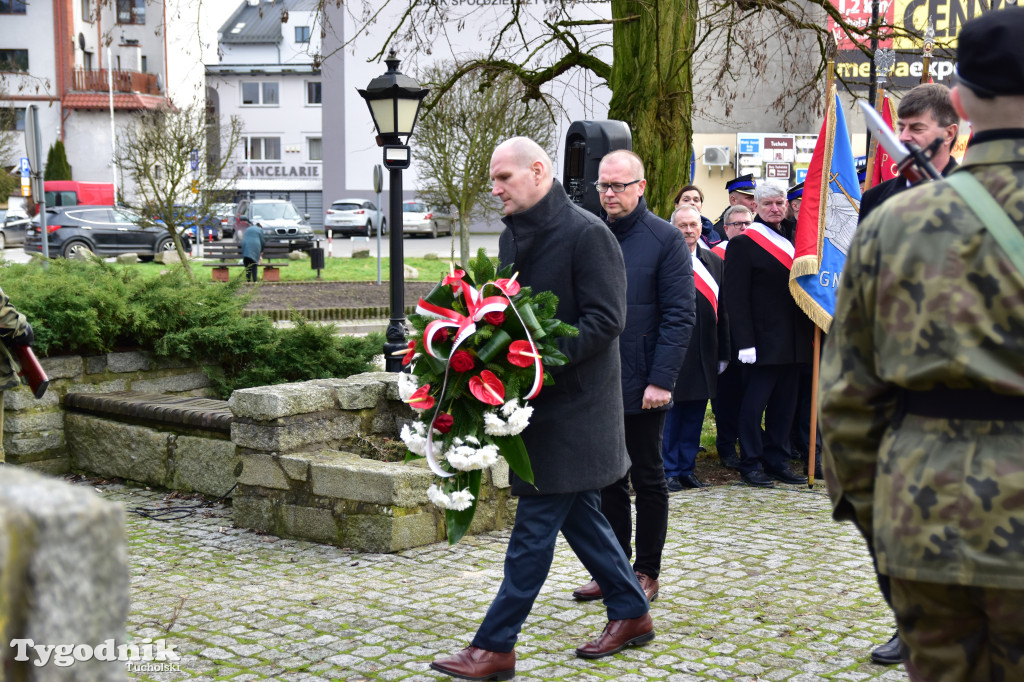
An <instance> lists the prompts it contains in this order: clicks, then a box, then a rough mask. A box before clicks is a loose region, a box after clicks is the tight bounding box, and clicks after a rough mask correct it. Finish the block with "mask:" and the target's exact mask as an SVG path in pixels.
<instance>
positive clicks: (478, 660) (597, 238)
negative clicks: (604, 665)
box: [430, 137, 654, 680]
mask: <svg viewBox="0 0 1024 682" xmlns="http://www.w3.org/2000/svg"><path fill="white" fill-rule="evenodd" d="M491 181H492V182H493V183H494V188H493V189H492V190H491V193H492V194H493V195H494V196H496V197H498V198H499V199H500V200H501V202H502V204H503V205H504V210H505V217H504V218H503V222H504V223H505V229H504V231H503V232H502V233H501V237H499V239H498V260H499V261H500V262H501V264H502V265H503V266H504V265H509V264H515V268H516V270H517V271H518V272H519V281H520V282H521V283H522V284H523V285H524V286H532V287H533V288H534V289H535V290H536V291H552V292H554V294H555V295H557V296H558V309H557V312H556V315H557V317H558V319H560V320H562V321H563V322H567V323H569V324H572V325H574V326H576V328H578V329H579V335H577V336H574V337H571V338H570V337H563V338H561V339H559V344H558V345H559V349H560V350H561V351H562V352H563V353H565V355H566V357H567V358H568V360H569V362H568V364H566V365H564V366H562V367H552V368H551V374H552V375H553V376H554V379H555V384H554V385H553V386H547V387H545V388H544V390H543V391H541V393H540V395H539V396H537V398H536V399H535V400H533V401H532V404H533V417H532V418H531V419H530V425H529V426H527V427H526V430H525V431H523V442H524V443H525V444H526V450H527V452H528V453H529V456H530V465H531V467H532V468H533V474H534V483H535V485H532V486H531V485H529V484H528V483H526V482H525V481H523V480H522V479H520V478H518V477H516V476H515V475H512V476H511V478H512V493H513V494H515V495H518V496H519V506H518V508H517V509H516V520H515V524H514V526H513V527H512V534H511V536H510V537H509V541H508V549H507V550H506V553H505V577H504V580H502V583H501V587H500V588H499V589H498V594H497V596H496V597H495V598H494V601H493V602H492V603H491V607H490V608H489V609H488V610H487V615H485V616H484V620H483V623H481V625H480V628H479V629H478V630H477V633H476V636H475V637H474V638H473V642H472V644H471V645H470V646H468V647H466V648H465V649H463V650H462V651H460V652H459V653H457V654H455V655H454V656H448V657H446V658H441V659H437V660H435V661H434V662H433V663H431V664H430V667H431V668H432V669H433V670H436V671H438V672H442V673H445V674H446V675H451V676H452V677H458V678H462V679H469V680H489V679H499V680H508V679H512V677H514V676H515V666H516V654H515V649H514V647H515V643H516V640H517V639H518V637H519V631H520V629H521V628H522V625H523V622H524V621H525V620H526V617H527V616H528V615H529V613H530V609H531V608H532V607H533V602H534V600H535V599H536V598H537V595H538V594H539V593H540V588H541V587H542V586H543V585H544V581H545V579H546V578H547V575H548V571H549V570H550V568H551V561H552V559H553V557H554V553H555V541H556V540H557V538H558V534H559V532H561V534H562V536H563V537H564V538H565V539H566V541H567V542H568V543H569V546H570V547H572V549H573V551H574V552H575V553H576V556H577V557H578V558H579V559H580V561H581V562H582V563H583V565H584V566H585V567H586V568H587V570H589V571H590V574H591V575H592V576H594V579H595V580H596V581H597V583H598V585H600V587H601V591H602V592H603V594H604V603H605V606H606V607H607V609H608V618H609V623H608V625H607V626H606V627H605V629H604V632H603V633H602V634H601V635H600V636H599V637H598V638H597V639H596V640H594V641H592V642H589V643H587V644H584V645H582V646H580V647H579V648H578V649H576V655H577V656H579V657H581V658H600V657H602V656H609V655H611V654H614V653H616V652H618V651H621V650H622V649H624V648H626V647H628V646H640V645H642V644H645V643H647V642H649V641H651V640H652V639H654V626H653V624H652V623H651V616H650V613H649V612H650V605H649V604H648V602H647V597H646V595H645V594H644V591H643V588H642V587H641V586H640V582H639V581H638V580H637V578H636V575H635V574H634V573H633V569H632V567H631V566H630V565H629V560H628V559H627V558H626V555H625V554H624V553H623V551H622V547H621V546H620V544H619V541H618V540H617V539H616V537H615V533H614V532H613V531H612V528H611V526H610V525H609V523H608V520H607V519H606V518H605V517H604V515H603V514H602V513H601V493H600V490H601V488H603V487H605V486H607V485H610V484H611V483H613V482H615V481H616V480H618V479H619V478H621V477H622V476H624V475H625V473H626V472H627V471H628V469H629V458H628V456H627V454H626V440H625V434H624V429H623V420H622V393H621V390H620V389H621V386H620V382H619V375H620V372H619V346H618V339H619V333H620V332H621V331H622V329H623V327H624V326H625V324H626V271H625V266H624V264H623V260H622V250H621V249H620V248H619V245H618V244H617V243H616V241H615V237H614V236H612V233H611V231H610V230H608V228H607V227H605V226H604V224H603V223H602V222H601V221H600V220H599V219H598V218H597V217H596V216H594V215H592V214H591V213H588V212H586V211H584V210H583V209H581V208H579V207H578V206H576V205H575V204H573V203H572V202H570V201H569V199H568V197H567V196H566V194H565V190H563V189H562V186H561V184H559V183H558V182H557V181H555V180H554V179H553V176H552V170H551V158H550V157H549V156H548V155H547V153H545V152H544V150H543V149H541V148H540V146H538V145H537V143H535V142H533V141H532V140H529V139H527V138H524V137H514V138H512V139H511V140H507V141H505V142H503V143H502V144H500V145H498V147H497V148H496V149H495V150H494V154H493V155H492V156H491ZM595 273H599V275H600V276H596V274H595Z"/></svg>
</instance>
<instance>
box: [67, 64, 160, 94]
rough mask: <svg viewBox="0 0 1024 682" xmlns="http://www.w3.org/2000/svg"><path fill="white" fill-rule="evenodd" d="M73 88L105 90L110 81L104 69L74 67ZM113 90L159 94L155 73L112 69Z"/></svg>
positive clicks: (91, 90) (80, 90) (94, 90)
mask: <svg viewBox="0 0 1024 682" xmlns="http://www.w3.org/2000/svg"><path fill="white" fill-rule="evenodd" d="M74 90H75V91H77V92H107V91H109V90H110V81H109V79H108V76H107V70H106V69H75V85H74ZM114 92H138V93H141V94H143V95H159V94H160V89H159V88H158V87H157V84H156V74H153V73H141V72H139V71H125V70H123V69H114Z"/></svg>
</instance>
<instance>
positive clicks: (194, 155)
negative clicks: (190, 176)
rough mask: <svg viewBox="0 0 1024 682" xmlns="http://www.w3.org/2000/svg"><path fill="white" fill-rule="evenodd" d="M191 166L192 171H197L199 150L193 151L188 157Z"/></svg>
mask: <svg viewBox="0 0 1024 682" xmlns="http://www.w3.org/2000/svg"><path fill="white" fill-rule="evenodd" d="M189 159H190V162H191V164H192V170H199V150H198V149H193V150H192V154H191V156H190V157H189Z"/></svg>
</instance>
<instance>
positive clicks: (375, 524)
mask: <svg viewBox="0 0 1024 682" xmlns="http://www.w3.org/2000/svg"><path fill="white" fill-rule="evenodd" d="M229 405H230V406H231V410H232V411H233V412H234V414H235V421H234V423H233V424H232V425H231V439H232V441H233V442H234V443H235V445H236V446H238V448H239V454H240V456H241V460H242V473H241V475H240V476H239V477H238V488H237V490H236V491H235V493H234V495H233V504H234V519H235V525H237V526H241V527H243V528H253V529H256V530H260V531H265V532H268V533H272V534H274V535H278V536H282V537H294V538H302V539H308V540H315V541H317V542H327V543H331V544H335V545H339V546H342V547H348V548H351V549H356V550H361V551H370V552H394V551H398V550H400V549H407V548H409V547H417V546H420V545H425V544H430V543H432V542H437V541H439V540H442V539H443V538H444V536H445V535H444V514H443V513H442V512H441V511H440V510H438V509H437V508H436V507H435V506H434V505H433V504H432V503H430V502H429V501H428V500H427V495H426V491H427V487H428V486H429V485H430V483H431V482H432V480H433V476H432V474H431V473H430V471H429V470H427V468H426V467H425V466H422V465H420V464H402V463H387V462H378V461H374V460H368V459H363V458H360V457H359V456H358V455H356V454H352V453H351V452H348V451H347V450H348V449H350V448H351V447H353V446H354V445H355V444H356V442H357V441H358V439H359V438H360V436H366V435H379V436H388V437H391V438H397V437H398V432H399V430H400V429H401V426H402V424H403V423H405V422H407V421H410V420H412V419H413V418H414V415H413V413H412V410H410V409H409V407H408V406H407V405H405V404H404V403H402V402H401V401H400V400H399V398H398V386H397V376H396V375H395V374H392V373H389V372H371V373H366V374H358V375H355V376H351V377H348V378H346V379H327V380H318V381H306V382H301V383H294V384H281V385H277V386H262V387H258V388H248V389H242V390H238V391H235V392H234V393H233V394H232V396H231V399H230V401H229ZM480 498H481V499H480V500H479V504H478V508H477V513H476V518H475V519H474V522H473V524H472V526H471V528H470V533H481V532H485V531H488V530H495V529H498V528H504V527H506V526H508V525H509V524H510V523H511V521H512V519H513V517H514V515H515V500H514V498H512V497H511V496H510V491H509V481H508V467H507V465H506V464H505V461H504V460H499V461H498V463H497V464H495V465H494V466H493V467H491V469H490V470H489V471H486V472H484V480H483V483H482V485H481V491H480Z"/></svg>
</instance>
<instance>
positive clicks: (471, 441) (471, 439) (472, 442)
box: [466, 436, 480, 445]
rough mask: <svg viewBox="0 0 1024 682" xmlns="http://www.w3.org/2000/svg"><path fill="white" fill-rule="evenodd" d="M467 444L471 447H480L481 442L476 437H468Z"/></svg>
mask: <svg viewBox="0 0 1024 682" xmlns="http://www.w3.org/2000/svg"><path fill="white" fill-rule="evenodd" d="M466 442H467V443H469V444H470V445H480V441H478V440H477V439H476V436H466Z"/></svg>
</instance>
